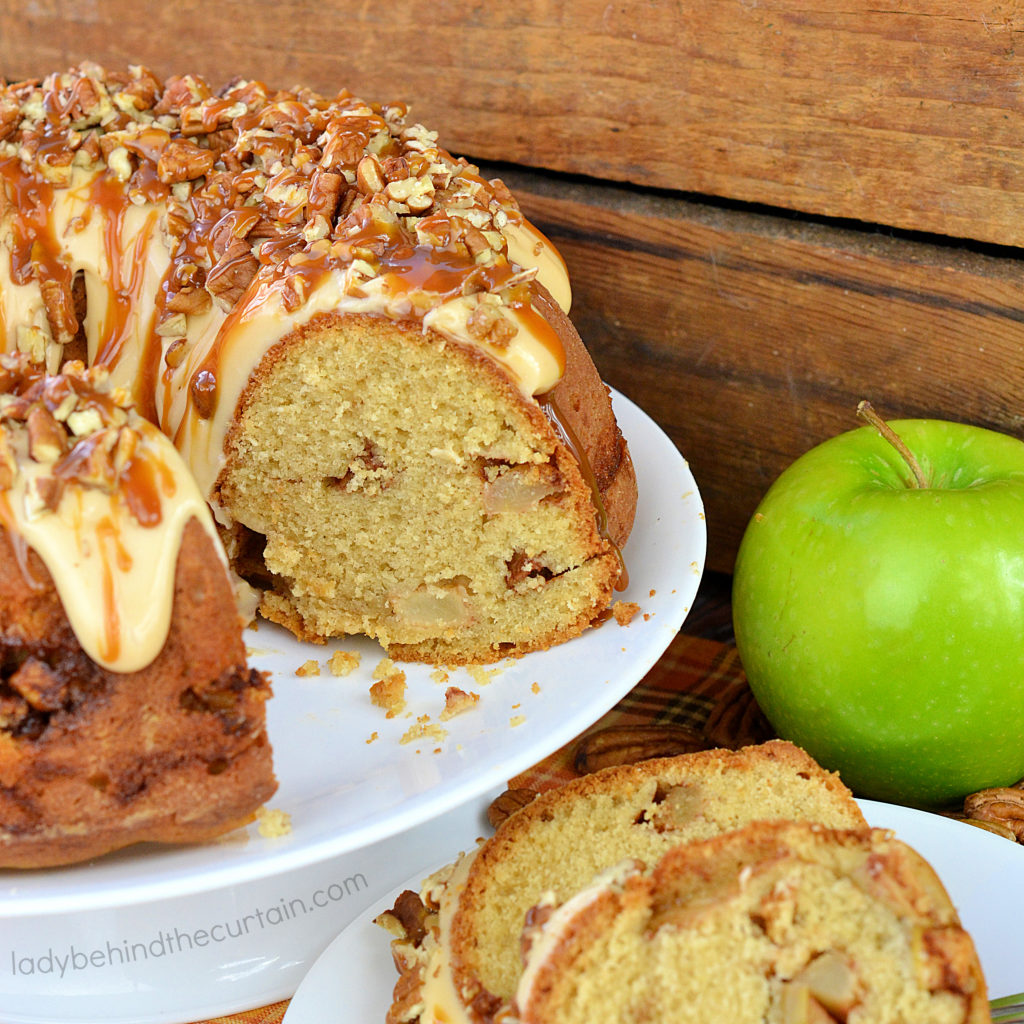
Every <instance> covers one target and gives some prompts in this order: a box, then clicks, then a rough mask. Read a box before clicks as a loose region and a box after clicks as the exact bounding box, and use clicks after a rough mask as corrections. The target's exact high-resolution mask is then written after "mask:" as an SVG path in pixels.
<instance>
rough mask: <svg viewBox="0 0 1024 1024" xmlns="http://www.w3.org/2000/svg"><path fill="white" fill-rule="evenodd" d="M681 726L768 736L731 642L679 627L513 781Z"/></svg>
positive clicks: (712, 737)
mask: <svg viewBox="0 0 1024 1024" xmlns="http://www.w3.org/2000/svg"><path fill="white" fill-rule="evenodd" d="M636 725H657V726H677V727H680V728H681V730H682V731H686V732H692V733H693V734H694V737H695V738H700V737H703V738H704V739H706V741H707V742H706V745H707V746H728V747H735V746H743V745H745V744H748V743H759V742H761V741H762V740H765V739H767V738H769V737H770V735H771V732H770V729H769V727H768V725H767V723H766V722H765V720H764V718H763V717H762V715H761V712H760V710H759V709H758V707H757V705H756V704H755V703H754V700H753V697H752V695H751V693H750V689H749V687H748V686H747V680H746V676H745V675H744V674H743V669H742V667H741V666H740V663H739V658H738V656H737V654H736V649H735V647H733V646H732V645H728V644H722V643H718V642H717V641H714V640H704V639H701V638H699V637H693V636H686V635H684V634H679V635H677V636H676V638H675V639H674V640H673V641H672V643H671V645H670V646H669V648H668V650H667V651H666V652H665V653H664V654H663V655H662V657H661V658H660V660H659V661H658V662H657V663H656V664H655V665H654V667H653V668H652V669H651V670H650V672H648V673H647V675H646V676H644V678H643V679H642V680H640V682H639V683H638V684H637V685H636V687H635V688H634V689H633V690H632V691H631V692H630V693H628V694H627V695H626V696H625V697H623V699H622V700H621V701H619V703H618V704H617V705H616V706H615V707H614V708H612V710H611V711H609V712H608V713H607V714H606V715H605V716H604V717H603V718H601V719H599V720H598V721H597V722H595V723H594V725H593V726H592V727H591V728H590V729H588V730H586V732H584V733H583V735H582V736H581V737H578V738H577V739H575V740H573V741H572V742H571V743H569V744H567V745H566V746H564V747H562V748H561V749H560V750H556V751H555V752H554V753H553V754H551V755H550V756H549V757H546V758H545V759H544V760H543V761H541V762H540V763H539V764H537V765H535V766H534V767H533V768H531V769H530V770H529V771H527V772H524V773H523V774H521V775H518V776H516V778H514V779H510V780H509V787H510V788H522V789H534V790H541V789H549V788H551V787H553V786H558V785H561V784H562V783H563V782H566V781H568V780H569V779H571V778H573V777H575V776H576V775H577V774H578V772H577V770H576V768H575V767H574V764H573V762H574V759H575V756H576V751H577V748H578V746H579V744H580V741H581V740H583V739H585V738H587V737H590V736H592V735H594V734H595V733H598V732H600V731H602V730H608V729H616V728H619V727H621V726H636ZM287 1008H288V1003H287V1001H285V1002H281V1003H275V1004H273V1005H272V1006H265V1007H261V1008H259V1009H255V1010H247V1011H246V1012H244V1013H235V1014H231V1015H230V1016H227V1017H217V1018H216V1019H215V1020H214V1021H211V1022H208V1024H280V1021H281V1019H282V1018H283V1017H284V1013H285V1010H286V1009H287Z"/></svg>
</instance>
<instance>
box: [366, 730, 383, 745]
mask: <svg viewBox="0 0 1024 1024" xmlns="http://www.w3.org/2000/svg"><path fill="white" fill-rule="evenodd" d="M379 739H380V733H379V732H376V731H374V732H371V733H370V738H369V739H368V740H367V741H366V742H367V743H373V741H374V740H379Z"/></svg>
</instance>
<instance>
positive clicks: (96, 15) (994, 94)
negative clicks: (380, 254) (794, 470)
mask: <svg viewBox="0 0 1024 1024" xmlns="http://www.w3.org/2000/svg"><path fill="white" fill-rule="evenodd" d="M1022 32H1024V10H1022V6H1021V4H1019V3H1017V2H1011V3H1006V2H996V0H893V2H891V3H889V4H886V5H884V9H883V8H882V7H880V6H879V5H873V4H868V3H863V2H859V0H851V2H845V3H842V4H840V3H838V2H835V0H817V2H816V3H814V4H812V5H810V6H808V4H806V3H801V4H798V3H796V2H795V0H735V2H733V0H688V2H683V0H664V2H662V0H646V2H634V3H630V2H621V3H607V2H603V0H602V2H598V0H574V2H573V3H560V2H554V0H527V2H525V3H520V4H517V5H509V4H496V3H491V4H481V3H479V2H478V0H437V2H435V3H433V4H431V5H423V4H421V3H413V2H410V0H396V2H394V3H378V4H367V3H364V2H360V3H354V2H338V0H334V2H330V0H328V2H322V3H313V2H312V0H278V2H275V3H267V2H263V0H250V2H246V3H241V2H239V0H224V2H221V3H219V4H216V5H213V4H201V3H198V2H196V0H185V2H178V3H174V4H165V5H163V6H161V7H151V6H150V5H148V4H137V3H126V2H124V0H108V2H105V3H99V2H97V0H88V2H82V0H78V2H75V3H72V2H67V0H35V2H34V3H33V4H32V5H30V6H29V5H20V4H19V5H17V6H16V5H14V4H10V3H6V4H2V5H0V75H4V76H7V77H12V78H21V77H29V76H38V75H43V74H45V73H47V72H48V71H50V70H54V69H57V68H60V67H63V66H66V65H68V64H69V63H72V62H74V61H77V60H80V59H85V58H89V59H94V60H97V61H100V62H101V63H106V64H109V65H111V66H120V65H124V64H126V63H130V62H138V63H144V64H147V65H148V66H150V67H152V68H153V69H154V70H155V71H157V72H158V73H160V74H168V73H171V72H176V71H196V72H198V73H201V74H204V75H206V76H207V77H209V78H210V80H211V81H213V82H215V83H219V82H222V81H225V80H227V79H229V78H231V77H233V76H235V75H242V76H245V77H258V78H262V79H264V80H266V81H267V82H269V83H270V84H272V85H280V86H285V85H291V84H295V83H298V82H301V83H303V84H308V85H311V86H313V87H315V88H318V89H321V90H324V91H334V90H335V89H336V88H338V87H339V86H348V87H349V88H351V89H352V90H353V91H355V92H357V93H360V94H363V95H365V96H367V97H368V98H376V99H408V100H411V101H412V102H413V107H414V113H415V114H416V116H417V117H418V118H419V119H421V120H423V121H424V122H425V123H427V124H429V125H430V126H431V127H436V128H438V129H439V130H440V131H441V135H442V141H443V142H444V143H445V144H446V145H447V146H448V147H449V148H450V149H452V150H453V151H455V152H459V153H464V154H466V155H468V156H470V157H471V158H474V159H477V160H480V161H485V162H490V161H501V163H500V165H497V166H494V168H493V170H494V172H495V173H500V174H501V175H502V176H503V177H505V178H506V180H508V181H509V182H510V184H512V185H513V187H514V188H515V189H516V190H517V192H518V193H519V194H520V196H521V199H522V201H523V206H524V209H526V211H527V213H528V214H529V215H531V217H533V218H534V219H535V220H536V221H537V222H538V223H539V224H540V225H541V226H542V227H543V228H545V229H546V230H547V231H548V233H549V234H550V235H551V237H552V238H553V239H554V240H555V242H556V243H557V244H558V246H559V247H560V248H561V249H562V251H563V253H564V255H565V256H566V259H567V262H568V264H569V267H570V271H571V273H572V276H573V279H574V286H575V304H574V309H573V317H574V319H575V321H576V323H577V325H578V326H579V328H580V331H581V334H582V335H583V336H584V338H585V340H586V341H587V343H588V345H589V346H590V347H591V350H592V351H593V353H594V356H595V361H596V362H597V364H598V367H599V369H600V370H601V371H602V373H603V374H604V375H605V377H606V379H607V380H608V381H609V382H610V383H611V384H612V385H613V386H615V387H617V388H619V389H620V390H621V391H623V392H624V393H625V394H627V395H629V396H630V397H631V398H633V399H634V400H635V401H637V402H638V403H639V404H640V405H641V406H643V407H644V408H645V409H647V411H648V412H649V413H650V414H651V415H652V416H654V418H655V419H656V420H657V421H658V422H659V423H660V425H661V426H662V427H663V428H664V429H665V430H666V431H667V432H668V433H669V435H670V436H671V437H672V438H673V440H675V441H676V443H677V444H678V445H679V447H680V449H681V450H682V451H683V453H684V454H685V455H686V457H687V458H688V459H689V460H690V462H691V464H692V466H693V469H694V473H695V476H696V477H697V481H698V484H699V485H700V488H701V492H702V494H703V496H704V499H705V503H706V505H707V509H708V522H709V534H710V547H709V560H708V564H709V566H710V567H712V568H716V569H722V570H724V571H728V570H729V569H731V566H732V559H733V557H734V554H735V548H736V544H737V543H738V540H739V537H740V535H741V533H742V530H743V528H744V526H745V524H746V521H747V519H748V518H749V515H750V513H751V512H752V511H753V507H754V505H755V504H756V501H757V499H758V498H759V497H760V495H761V494H762V493H763V491H764V489H765V488H766V487H767V485H768V484H769V483H770V481H771V480H772V479H773V478H774V476H775V475H776V474H777V473H778V472H779V471H781V469H782V468H783V467H784V466H785V465H786V464H787V463H788V462H789V461H790V460H791V459H793V458H795V457H796V456H797V455H799V454H800V453H801V452H802V451H804V450H806V449H807V448H808V447H810V446H811V445H813V444H815V443H817V442H818V441H820V440H823V439H824V438H825V437H828V436H830V435H831V434H833V433H835V432H837V431H838V430H841V429H845V428H846V427H850V426H853V425H855V420H854V408H855V406H856V403H857V400H858V399H859V398H861V397H865V396H866V397H870V398H871V399H872V400H873V401H874V402H875V404H876V405H877V406H878V408H879V409H880V410H881V411H882V412H883V413H884V414H888V415H892V416H896V415H942V416H946V417H948V418H952V419H960V420H967V421H970V422H978V423H982V424H985V425H988V426H993V427H996V428H998V429H1003V430H1006V431H1008V432H1012V433H1016V434H1024V420H1022V410H1024V402H1022V401H1021V399H1020V397H1019V395H1020V393H1021V390H1022V389H1021V382H1022V381H1024V298H1022V296H1024V291H1022V288H1021V282H1022V280H1024V265H1022V263H1021V252H1020V249H1019V248H1018V247H1020V246H1021V245H1024V88H1022V87H1024V47H1022V46H1020V45H1018V44H1019V43H1020V41H1021V38H1022V36H1021V33H1022Z"/></svg>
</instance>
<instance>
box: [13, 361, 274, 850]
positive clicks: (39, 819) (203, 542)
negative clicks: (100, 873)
mask: <svg viewBox="0 0 1024 1024" xmlns="http://www.w3.org/2000/svg"><path fill="white" fill-rule="evenodd" d="M105 378H106V372H105V371H104V370H102V369H100V368H96V369H92V370H86V369H85V368H84V367H83V366H82V365H81V364H80V363H74V362H72V363H69V364H68V365H67V366H66V368H65V372H64V373H63V374H59V375H51V374H47V373H46V372H45V371H44V370H43V369H42V368H41V367H38V366H36V365H35V364H33V363H31V362H30V361H29V360H28V358H27V357H26V356H24V355H22V354H18V355H11V354H3V355H0V867H5V868H6V867H17V868H26V867H43V866H51V865H58V864H69V863H72V862H75V861H80V860H84V859H87V858H90V857H95V856H98V855H100V854H102V853H106V852H108V851H111V850H115V849H118V848H120V847H123V846H127V845H129V844H132V843H137V842H142V841H147V840H148V841H156V842H164V843H168V842H173V843H177V842H186V841H198V840H205V839H209V838H211V837H213V836H216V835H219V834H220V833H222V832H225V831H227V830H228V829H231V828H234V827H236V826H238V825H241V824H244V823H245V822H246V821H249V820H250V819H251V818H252V817H253V815H254V813H255V811H256V810H257V809H258V808H259V806H260V805H261V804H262V803H263V802H264V801H266V800H267V799H269V797H270V796H271V795H272V794H273V792H274V790H275V788H276V781H275V779H274V775H273V770H272V767H271V748H270V745H269V743H268V742H267V736H266V731H265V701H266V699H267V698H268V697H269V696H270V688H269V685H268V683H267V680H266V679H265V678H264V676H263V675H262V674H261V673H259V672H256V671H253V670H250V669H249V668H247V667H246V657H245V648H244V646H243V643H242V622H241V619H240V618H239V615H238V612H237V608H236V604H235V595H234V590H233V585H232V582H231V579H230V576H229V574H228V570H227V566H226V560H225V558H224V554H223V551H222V549H221V546H220V543H219V540H218V538H217V534H216V530H215V527H214V525H213V521H212V518H211V516H210V512H209V508H208V506H207V505H206V502H205V501H204V500H203V496H202V495H201V494H200V492H199V490H198V489H197V488H196V486H195V483H194V482H193V480H192V478H191V476H190V474H189V473H188V472H187V470H186V468H185V466H184V464H183V463H182V461H181V459H180V457H179V455H178V453H177V451H176V450H175V448H174V446H173V445H172V444H171V443H170V441H169V440H168V439H167V438H166V437H165V436H164V435H163V434H162V433H160V431H158V430H157V429H156V428H155V427H153V426H152V425H151V424H150V423H148V422H147V421H145V420H143V419H142V418H141V417H139V416H138V415H137V414H136V413H135V412H134V410H133V409H131V408H130V407H129V406H127V405H124V404H122V398H123V396H121V395H119V394H118V393H117V391H115V390H112V389H111V388H110V387H109V383H108V382H107V381H106V380H105Z"/></svg>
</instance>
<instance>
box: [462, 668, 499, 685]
mask: <svg viewBox="0 0 1024 1024" xmlns="http://www.w3.org/2000/svg"><path fill="white" fill-rule="evenodd" d="M466 671H467V672H469V674H470V675H471V676H472V677H473V682H475V683H476V684H477V686H486V685H487V684H488V683H489V682H490V681H491V680H492V679H493V678H494V677H495V676H497V675H501V673H502V671H503V669H501V668H500V667H498V668H484V667H483V666H482V665H467V666H466Z"/></svg>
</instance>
